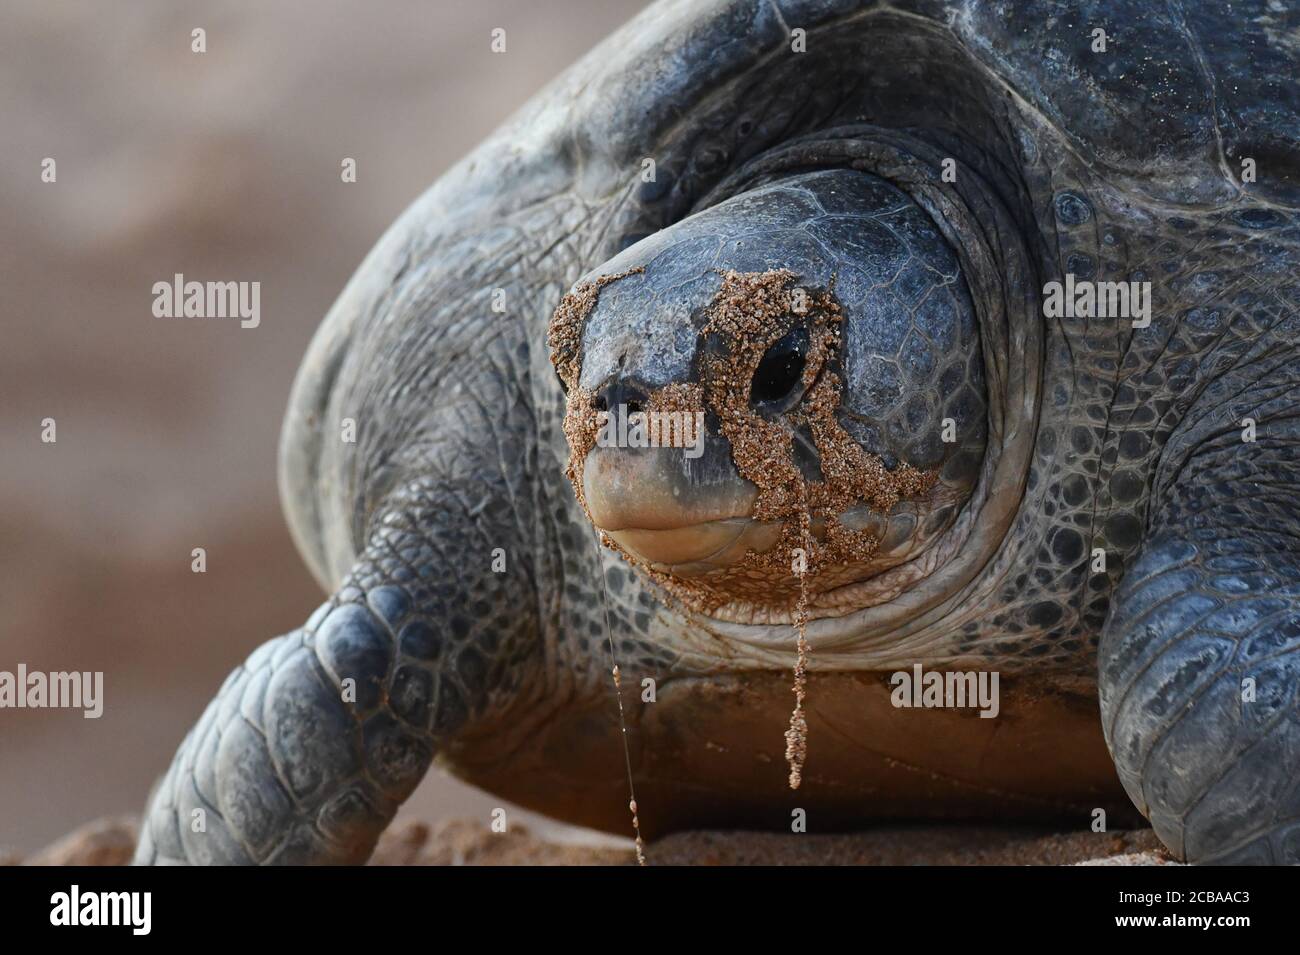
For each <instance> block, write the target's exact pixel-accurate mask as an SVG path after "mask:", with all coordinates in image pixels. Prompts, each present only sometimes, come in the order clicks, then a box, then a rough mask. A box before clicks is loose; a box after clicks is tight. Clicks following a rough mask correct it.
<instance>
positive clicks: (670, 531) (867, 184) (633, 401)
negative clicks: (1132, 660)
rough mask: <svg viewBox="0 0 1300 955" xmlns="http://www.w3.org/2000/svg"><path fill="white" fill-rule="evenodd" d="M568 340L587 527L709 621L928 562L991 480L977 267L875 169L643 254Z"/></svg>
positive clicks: (678, 236)
mask: <svg viewBox="0 0 1300 955" xmlns="http://www.w3.org/2000/svg"><path fill="white" fill-rule="evenodd" d="M550 344H551V349H552V362H553V364H554V365H555V367H556V370H557V373H558V374H559V376H560V379H561V382H562V384H563V386H564V388H565V391H566V394H567V408H566V417H565V432H566V435H567V437H568V440H569V448H570V465H569V476H570V478H571V480H572V481H573V483H574V487H575V491H576V492H577V494H578V497H579V499H580V500H581V501H582V502H583V504H584V506H585V507H586V511H587V514H588V516H589V517H590V519H591V521H592V523H593V524H594V525H595V526H596V528H597V529H599V530H600V531H601V532H602V534H603V537H604V539H605V541H606V542H607V543H610V544H612V545H613V546H615V547H617V548H618V549H619V550H621V551H622V552H623V553H624V554H625V555H626V556H627V557H628V558H630V559H631V560H632V561H633V562H634V563H636V564H638V565H639V566H641V567H642V568H643V569H645V570H646V571H648V572H649V573H651V574H652V575H656V576H658V577H659V578H660V580H661V582H663V583H665V584H667V585H668V586H670V587H671V588H672V589H674V590H675V591H676V592H677V593H679V594H680V595H683V596H685V597H687V598H688V599H694V600H696V601H699V602H702V603H704V604H706V605H709V606H716V605H719V604H722V603H729V602H734V601H743V602H746V603H749V604H751V605H763V604H773V605H779V604H788V603H789V601H790V599H791V598H792V596H793V594H795V593H797V592H798V589H799V587H800V586H801V583H800V579H799V578H800V577H803V578H804V580H803V585H804V586H807V585H809V584H811V585H812V586H813V587H814V588H815V589H816V590H817V591H819V592H827V591H832V590H834V589H836V588H841V587H843V586H844V585H847V584H853V583H857V582H860V581H863V580H867V579H870V578H873V577H875V576H877V575H879V574H881V573H882V572H884V571H886V570H888V569H890V568H893V567H896V566H898V565H899V564H902V563H904V562H907V561H911V560H915V559H918V558H919V557H920V555H922V554H923V553H926V552H927V551H928V550H930V549H931V547H932V545H934V544H935V542H936V541H938V540H940V539H941V538H942V536H943V534H944V531H945V530H947V529H948V528H949V527H950V526H951V525H952V524H953V521H954V519H955V517H956V515H957V514H958V512H959V511H960V509H961V507H962V506H963V504H964V503H965V501H966V499H967V498H968V497H969V495H970V492H971V489H972V487H973V486H974V483H975V480H976V478H977V476H978V472H979V470H980V464H981V459H982V457H983V451H984V443H985V435H986V403H987V402H986V395H985V387H984V377H983V375H984V372H983V364H982V358H981V351H980V338H979V328H978V323H977V321H976V317H975V309H974V307H973V305H972V301H971V296H970V294H969V291H968V290H967V287H966V284H965V281H964V278H963V273H962V268H961V266H960V263H959V260H958V257H957V255H956V254H955V253H954V251H953V249H952V248H951V246H950V245H949V244H948V242H947V241H946V240H945V238H944V236H943V235H942V233H941V232H940V230H939V228H938V227H937V225H936V224H935V222H934V221H933V220H932V219H931V218H930V217H929V216H928V215H927V213H926V212H925V211H923V210H922V209H921V208H920V206H918V205H917V204H916V203H915V202H914V201H913V200H912V199H911V198H910V197H909V196H908V195H907V194H905V193H904V192H902V191H901V190H899V189H898V188H896V187H895V186H893V185H891V184H889V183H887V182H886V181H884V180H883V179H880V178H877V177H875V176H873V175H869V174H866V173H862V172H857V171H852V170H833V171H823V172H811V173H808V172H804V173H799V174H795V175H791V176H788V177H783V178H777V179H776V180H775V181H769V182H766V183H759V184H756V185H754V186H753V187H752V188H748V189H744V190H743V191H739V192H737V193H736V194H733V195H731V196H728V197H724V198H721V199H719V200H718V201H716V202H715V203H713V204H711V205H708V206H707V207H705V208H703V209H702V210H700V211H698V212H696V213H695V214H694V215H691V216H689V217H687V218H685V219H683V220H682V221H680V222H678V223H676V224H675V225H673V226H671V227H670V228H667V229H664V230H663V231H661V232H658V233H655V234H653V235H651V236H649V237H648V238H645V239H642V240H641V241H639V242H637V243H635V244H634V245H631V246H630V247H628V248H627V249H625V250H624V251H623V252H622V253H620V254H619V255H617V256H616V257H614V258H613V259H611V260H610V261H609V262H607V263H605V264H604V265H603V266H601V267H600V268H599V269H597V270H595V271H594V272H593V273H591V274H590V275H589V276H587V277H586V278H585V279H584V280H583V281H580V282H579V283H578V284H577V285H576V286H575V287H574V288H573V290H572V291H571V292H570V293H569V294H568V295H566V296H565V298H564V300H563V301H562V303H561V305H560V307H559V308H558V309H557V311H556V313H555V316H554V318H553V320H552V323H551V330H550Z"/></svg>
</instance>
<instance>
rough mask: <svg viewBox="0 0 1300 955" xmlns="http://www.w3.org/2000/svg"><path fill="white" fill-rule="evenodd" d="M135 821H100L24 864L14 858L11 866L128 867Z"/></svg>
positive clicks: (51, 845)
mask: <svg viewBox="0 0 1300 955" xmlns="http://www.w3.org/2000/svg"><path fill="white" fill-rule="evenodd" d="M135 838H136V820H135V819H134V818H130V817H124V818H117V819H99V820H96V821H95V822H89V823H86V825H84V826H82V827H81V828H80V829H74V830H73V831H72V832H70V833H68V834H67V835H66V836H64V837H63V838H62V839H60V840H58V841H57V842H54V843H51V844H50V845H48V846H46V847H45V848H44V849H42V850H40V851H39V852H37V853H36V854H35V855H33V856H32V857H31V858H29V859H27V860H26V861H25V862H24V861H21V860H20V859H19V858H18V857H16V856H15V857H13V858H12V859H11V860H9V861H8V862H7V864H9V865H126V864H128V863H129V862H130V861H131V855H132V853H134V852H135Z"/></svg>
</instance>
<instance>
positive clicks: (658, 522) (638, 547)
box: [582, 447, 781, 577]
mask: <svg viewBox="0 0 1300 955" xmlns="http://www.w3.org/2000/svg"><path fill="white" fill-rule="evenodd" d="M674 455H676V457H677V458H680V456H681V451H680V450H679V449H672V448H656V449H646V450H636V451H633V450H628V449H623V448H618V449H614V448H609V449H606V448H599V447H598V448H593V449H592V451H591V453H590V454H589V455H588V457H587V460H586V463H585V466H584V467H583V472H582V487H583V496H584V497H585V499H586V503H587V512H588V513H589V514H590V516H591V521H592V523H593V524H594V525H595V526H596V527H597V528H598V529H599V530H601V531H603V532H605V534H607V535H608V536H609V537H610V538H611V539H612V540H613V541H614V542H615V543H617V544H618V545H619V547H621V548H622V549H623V550H625V551H626V552H627V553H628V554H630V555H631V556H633V557H635V558H636V559H638V560H640V561H643V562H644V563H645V564H646V565H647V566H648V567H649V568H650V569H651V570H656V571H660V572H662V573H666V574H671V575H672V576H674V577H696V576H700V575H701V574H706V573H709V572H710V571H715V570H722V569H725V568H727V567H730V566H732V565H734V564H736V563H738V562H740V561H741V560H742V559H743V558H744V557H745V554H746V553H747V552H749V551H751V550H753V551H758V552H760V553H761V552H764V551H767V550H770V549H771V548H772V547H773V546H775V545H776V543H777V541H778V540H779V539H780V536H781V528H780V525H778V524H770V523H764V522H762V521H756V520H754V519H753V518H752V517H751V512H752V509H753V504H754V499H755V498H756V497H757V493H758V492H757V488H755V487H754V486H753V485H752V484H750V483H749V482H748V481H745V480H744V479H743V478H741V477H740V476H739V475H738V474H736V475H733V476H732V478H731V479H730V480H728V479H726V476H725V475H717V474H715V475H713V480H711V481H708V482H707V483H697V482H693V481H690V480H689V479H688V478H687V475H686V473H685V472H684V470H683V469H682V468H681V467H680V466H679V464H678V462H677V461H675V460H673V459H672V456H674Z"/></svg>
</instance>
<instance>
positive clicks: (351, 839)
mask: <svg viewBox="0 0 1300 955" xmlns="http://www.w3.org/2000/svg"><path fill="white" fill-rule="evenodd" d="M491 490H492V489H491V487H490V482H488V481H484V482H483V483H482V484H481V486H480V492H481V493H484V494H486V495H488V497H489V498H491ZM395 497H396V498H397V499H398V500H399V501H400V505H399V506H395V507H392V508H390V509H387V510H386V511H383V512H381V513H380V514H379V515H377V517H376V519H374V520H373V521H371V523H370V526H371V527H372V528H373V530H372V531H371V534H370V537H369V543H368V546H367V547H366V549H365V552H364V555H363V557H362V558H361V559H360V560H359V561H358V563H357V564H356V566H355V567H354V569H353V571H352V573H351V574H350V575H349V576H348V578H347V579H346V580H345V581H344V583H343V585H342V586H341V587H340V588H339V590H338V591H337V592H336V593H335V595H334V596H333V597H332V598H331V599H330V600H329V601H328V602H327V603H326V604H324V605H323V606H322V607H321V608H320V609H319V610H317V612H316V613H315V614H313V615H312V617H311V619H310V620H308V622H307V623H306V624H305V625H304V626H303V627H302V628H301V629H298V630H295V631H293V632H292V633H289V634H287V635H285V636H281V637H278V638H276V639H274V640H271V641H269V642H268V643H266V644H264V645H262V646H261V647H260V648H258V649H257V650H255V651H254V652H253V654H252V655H251V656H250V657H249V658H248V660H247V661H246V662H245V663H244V665H243V666H241V667H239V668H238V669H237V670H235V672H234V673H232V674H231V676H230V677H229V678H228V679H227V680H226V683H225V685H224V686H223V687H222V688H221V691H220V692H219V693H218V695H217V697H216V698H215V699H214V700H213V701H212V702H211V703H210V704H209V705H208V708H207V710H206V712H204V714H203V716H202V718H201V719H200V720H199V722H198V724H197V725H196V726H195V727H194V729H193V730H192V731H191V732H190V733H189V735H188V736H187V737H186V738H185V740H184V742H183V743H182V744H181V746H180V749H179V751H178V752H177V754H176V757H175V759H174V760H173V762H172V766H171V768H170V770H169V771H168V772H167V775H166V777H165V778H164V779H163V781H162V783H161V784H160V785H159V786H158V787H157V789H156V791H155V792H154V794H153V796H152V798H151V800H150V805H149V807H148V809H147V811H146V813H145V817H144V821H143V823H142V827H141V835H140V843H139V846H138V848H137V851H136V862H138V863H169V862H174V863H194V864H251V863H261V864H304V863H313V864H320V863H359V862H363V861H365V859H366V858H367V857H368V856H369V855H370V853H371V851H372V850H373V848H374V845H375V842H376V840H377V839H378V837H379V834H380V833H381V832H382V831H383V829H384V828H385V827H386V826H387V825H388V823H389V821H390V820H391V819H392V817H393V815H394V813H396V811H397V808H398V806H399V805H400V804H401V803H402V802H403V801H404V800H405V799H406V798H407V796H409V795H410V794H411V792H412V790H414V789H415V787H416V785H417V784H418V783H419V781H420V779H421V778H422V777H423V776H424V773H425V771H426V770H427V769H428V767H429V764H430V761H431V760H432V758H433V757H434V755H435V754H436V753H437V752H439V751H443V750H446V749H447V748H449V747H451V746H454V745H455V744H456V742H457V741H458V740H459V739H461V738H462V735H463V734H465V733H467V732H471V731H472V730H473V729H474V727H475V726H481V725H482V724H483V722H484V721H485V719H501V718H503V714H507V713H508V712H511V710H510V707H512V706H513V705H515V704H519V703H520V701H521V699H522V696H523V694H522V688H523V687H524V686H525V684H526V683H527V675H528V674H529V673H531V672H535V668H530V660H533V659H534V658H535V654H536V651H537V649H538V636H537V622H536V616H535V615H534V614H532V613H530V612H529V611H528V608H529V607H531V606H535V605H536V604H535V601H536V598H535V595H534V592H533V589H532V586H531V584H530V583H529V580H530V575H529V574H505V573H495V572H493V570H492V567H491V564H492V557H491V546H490V543H491V542H492V541H493V540H506V539H508V538H507V537H506V536H505V532H504V529H503V527H502V525H501V524H500V523H499V522H500V520H501V519H502V517H503V514H502V512H501V511H500V510H499V509H497V508H493V507H490V506H489V507H488V508H486V509H479V508H478V505H477V504H475V503H474V502H468V503H467V502H464V501H462V500H461V496H460V495H459V494H457V493H455V492H454V491H448V490H437V489H436V486H435V485H431V483H430V482H428V481H413V482H411V483H409V484H408V485H405V486H404V487H402V488H401V489H399V491H398V492H397V493H396V494H395ZM494 528H495V533H494ZM512 722H520V721H512Z"/></svg>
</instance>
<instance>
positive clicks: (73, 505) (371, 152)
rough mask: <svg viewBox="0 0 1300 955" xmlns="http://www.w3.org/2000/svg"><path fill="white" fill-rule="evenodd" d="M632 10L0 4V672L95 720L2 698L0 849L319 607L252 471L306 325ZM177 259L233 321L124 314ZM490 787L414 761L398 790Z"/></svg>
mask: <svg viewBox="0 0 1300 955" xmlns="http://www.w3.org/2000/svg"><path fill="white" fill-rule="evenodd" d="M642 5H643V3H642V0H599V2H595V0H587V2H584V0H547V2H545V3H541V4H539V3H535V2H532V0H472V2H471V0H434V2H430V0H372V2H368V3H364V4H361V3H356V2H353V0H277V2H276V3H257V2H249V0H231V2H227V3H222V4H211V3H203V2H199V0H133V2H132V3H122V4H105V3H100V2H96V0H62V2H57V3H52V2H48V0H6V2H5V3H4V4H2V5H0V116H2V117H3V128H4V135H3V136H0V274H2V275H4V281H3V282H2V283H0V332H2V338H3V342H4V344H3V347H0V449H2V451H3V453H2V455H0V461H2V463H3V467H0V669H3V670H9V671H13V670H14V669H15V668H16V666H17V664H19V663H26V664H27V665H28V666H29V667H30V668H32V669H40V670H102V671H104V674H105V676H104V686H105V691H104V692H105V696H106V702H105V710H104V715H103V717H102V718H100V719H98V720H86V719H83V718H82V716H81V714H80V712H73V711H55V710H13V709H6V710H0V767H3V772H0V845H10V846H15V847H18V848H19V849H21V850H23V851H31V850H35V849H36V848H37V847H39V846H41V845H44V844H46V843H49V842H50V841H51V840H53V839H55V838H56V837H57V836H58V835H59V834H61V833H65V832H68V831H69V830H71V829H72V828H73V827H75V826H77V825H78V824H80V823H82V822H84V821H86V820H90V819H96V818H99V817H101V816H104V815H105V814H117V813H137V812H139V811H140V809H141V807H142V806H143V803H144V798H145V794H146V793H147V791H148V789H149V786H150V785H151V783H152V782H153V780H154V778H155V777H156V775H157V774H159V773H161V772H162V771H163V770H164V769H165V767H166V765H167V763H168V761H169V760H170V758H171V754H172V753H173V751H174V750H175V747H176V745H177V743H178V742H179V741H180V739H181V737H182V736H183V735H184V733H185V731H186V730H187V729H188V727H189V726H190V724H191V723H192V722H193V721H194V720H195V718H196V717H197V716H198V715H199V713H200V712H201V710H202V708H203V706H204V705H205V704H206V703H207V701H208V699H209V698H210V696H211V695H212V693H213V692H214V691H215V690H216V688H217V687H218V686H220V684H221V682H222V680H223V679H224V678H225V675H226V674H227V673H228V672H229V671H230V669H231V668H232V666H234V665H235V664H236V663H238V662H239V661H240V660H242V659H243V658H244V657H245V656H246V655H247V654H248V653H249V651H251V650H252V649H253V648H254V647H256V646H257V645H258V644H260V643H262V642H263V641H265V640H267V639H269V638H270V637H273V636H275V635H277V634H279V633H283V632H285V631H287V630H289V629H292V628H293V627H294V626H296V625H298V624H299V623H301V622H302V621H303V620H304V619H305V618H306V617H307V615H308V614H309V613H310V612H311V611H312V609H313V608H314V607H315V606H316V605H317V604H318V603H319V601H320V600H321V594H320V592H319V590H318V588H317V586H316V584H315V583H314V582H313V581H312V580H311V578H310V577H309V575H308V573H307V571H306V569H305V568H304V566H303V564H302V562H301V561H300V560H299V558H298V555H297V554H296V553H295V551H294V549H293V545H292V543H291V542H290V539H289V535H288V532H287V530H286V529H285V526H284V522H283V520H282V518H281V516H280V508H279V501H278V496H277V490H276V483H275V451H276V441H277V437H278V433H279V427H280V419H281V416H282V412H283V408H284V404H285V401H286V400H287V396H288V391H289V386H290V383H291V381H292V378H293V375H294V372H295V371H296V369H297V367H298V363H299V360H300V358H301V356H302V354H303V351H304V350H305V348H306V346H307V342H308V340H309V339H310V337H311V334H312V332H313V330H314V329H315V327H316V324H317V323H318V322H319V320H320V318H321V316H322V315H323V314H324V313H325V311H326V309H327V308H328V307H329V305H330V303H331V302H332V301H333V299H334V298H335V297H336V296H337V295H338V293H339V291H340V290H341V289H342V287H343V285H344V283H345V282H346V281H347V279H348V277H349V275H350V274H351V273H352V271H353V269H355V268H356V266H357V265H358V264H359V263H360V261H361V259H362V257H363V256H364V255H365V254H366V252H367V251H368V250H369V249H370V247H371V246H372V245H373V244H374V242H375V241H376V239H377V238H378V237H379V235H380V234H381V232H382V231H383V230H384V228H386V227H387V225H388V224H389V223H390V222H391V221H392V220H393V219H394V218H395V217H396V216H397V215H398V214H399V213H400V212H401V211H402V209H403V208H404V207H405V206H406V205H407V204H408V203H409V202H411V201H412V200H413V199H414V198H415V197H416V196H417V195H419V194H420V193H421V192H423V191H424V189H425V188H426V187H427V186H428V185H429V184H431V183H432V182H433V180H434V179H435V178H436V177H437V176H438V174H439V173H440V172H442V171H443V170H444V169H446V168H447V167H448V166H450V165H451V164H452V163H453V162H455V161H456V160H457V159H459V158H460V157H461V156H462V155H463V154H465V153H466V152H467V151H468V150H470V149H471V148H472V147H473V146H474V145H475V143H477V142H478V141H479V140H480V139H482V138H483V137H484V136H486V135H487V134H488V133H490V132H491V131H492V130H493V129H494V128H495V127H496V126H497V125H499V124H500V123H501V121H502V120H504V119H505V118H506V117H507V116H508V115H509V114H510V113H511V112H512V111H513V110H514V109H516V108H517V107H518V106H520V105H522V103H523V102H524V101H525V100H526V99H527V98H528V97H529V96H530V95H531V94H532V93H534V92H535V91H537V90H538V89H539V88H540V87H541V86H542V85H544V84H545V83H546V82H547V81H548V80H550V79H551V78H552V77H554V76H555V75H556V74H558V73H559V72H560V71H562V70H563V69H564V68H565V67H566V66H568V65H569V64H570V63H571V62H572V61H573V60H575V59H576V58H577V57H578V56H580V55H582V54H583V53H585V52H586V51H587V50H588V49H589V48H590V47H591V46H592V45H593V44H595V43H596V42H597V41H598V40H599V39H601V38H602V37H604V36H605V35H607V34H608V33H609V32H610V31H611V30H613V29H614V28H615V27H617V26H618V25H619V24H621V23H622V22H623V21H625V20H626V19H628V18H629V17H630V16H631V15H632V14H633V13H634V12H635V11H636V10H638V9H639V8H640V7H641V6H642ZM497 26H500V27H502V28H504V29H506V31H507V51H506V53H504V54H493V53H492V52H491V51H490V49H489V40H490V33H491V30H492V29H493V28H494V27H497ZM195 27H203V28H204V29H206V30H207V40H208V52H207V53H205V54H201V55H199V54H194V53H191V52H190V31H191V30H192V29H193V28H195ZM45 157H52V158H54V159H55V160H56V163H57V166H56V171H57V180H56V182H54V183H43V182H41V179H40V164H41V160H42V159H43V158H45ZM343 157H352V158H355V159H356V160H357V171H358V179H357V182H356V183H350V184H344V183H343V182H341V179H340V163H341V161H342V158H343ZM176 272H180V273H183V274H185V275H186V276H187V277H188V278H192V279H197V280H201V281H207V280H223V281H224V280H241V281H260V282H261V283H262V299H261V310H262V321H261V325H260V327H258V328H256V329H247V330H245V329H240V328H239V327H238V325H237V324H232V323H230V322H221V321H218V322H215V323H208V324H203V323H195V322H186V321H177V320H167V319H157V318H154V317H153V316H152V314H151V305H152V292H151V289H152V285H153V283H154V282H157V281H160V280H170V278H171V276H172V275H173V274H174V273H176ZM46 417H53V418H54V419H55V420H56V422H57V428H58V432H57V434H58V441H57V443H55V444H52V445H49V444H42V443H41V441H40V438H39V435H40V428H41V425H40V422H41V420H42V419H43V418H46ZM199 546H201V547H204V548H206V550H207V553H208V571H207V573H206V574H202V575H198V574H193V573H191V572H190V567H189V564H190V556H189V555H190V551H191V549H192V548H194V547H199ZM498 804H499V800H490V801H489V800H488V799H487V798H486V797H484V796H482V795H481V794H479V793H477V792H476V791H475V790H472V789H470V788H468V787H465V786H462V785H461V784H459V783H457V782H455V781H453V780H450V779H448V778H447V777H444V776H441V775H439V774H436V773H434V774H431V775H430V777H429V779H428V780H427V781H426V783H425V784H424V786H422V787H421V789H420V790H419V792H418V793H417V794H416V796H415V797H414V798H413V800H412V801H411V803H410V809H409V810H408V811H409V812H411V813H413V814H415V815H416V816H418V817H419V818H423V819H429V820H431V821H434V822H436V821H438V820H441V819H443V818H446V817H447V816H454V815H465V814H468V815H475V816H482V817H484V818H486V815H487V811H488V809H489V808H490V807H491V806H493V805H498Z"/></svg>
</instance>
